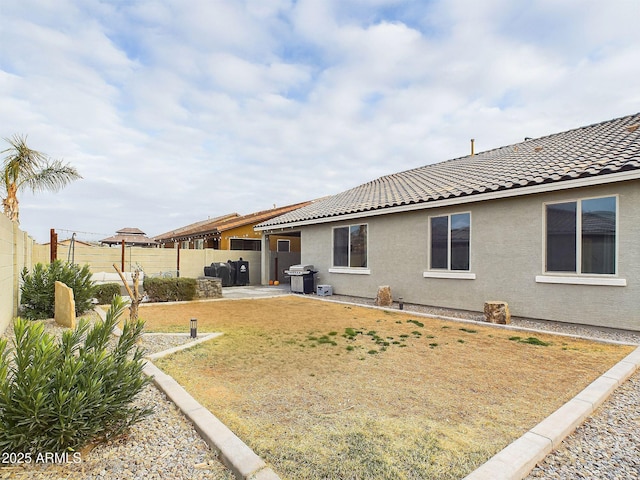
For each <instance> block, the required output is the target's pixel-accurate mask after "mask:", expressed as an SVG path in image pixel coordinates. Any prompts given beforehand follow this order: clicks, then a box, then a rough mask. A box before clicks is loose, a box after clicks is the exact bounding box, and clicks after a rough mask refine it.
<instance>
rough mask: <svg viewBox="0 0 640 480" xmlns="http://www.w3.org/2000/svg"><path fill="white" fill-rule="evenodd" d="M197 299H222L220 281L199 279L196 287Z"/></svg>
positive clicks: (214, 278)
mask: <svg viewBox="0 0 640 480" xmlns="http://www.w3.org/2000/svg"><path fill="white" fill-rule="evenodd" d="M196 297H197V298H222V279H221V278H218V277H199V278H198V279H197V285H196Z"/></svg>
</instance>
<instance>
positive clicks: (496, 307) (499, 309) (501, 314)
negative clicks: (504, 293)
mask: <svg viewBox="0 0 640 480" xmlns="http://www.w3.org/2000/svg"><path fill="white" fill-rule="evenodd" d="M484 321H485V322H489V323H499V324H500V325H508V324H510V323H511V313H509V304H508V303H507V302H499V301H490V302H484Z"/></svg>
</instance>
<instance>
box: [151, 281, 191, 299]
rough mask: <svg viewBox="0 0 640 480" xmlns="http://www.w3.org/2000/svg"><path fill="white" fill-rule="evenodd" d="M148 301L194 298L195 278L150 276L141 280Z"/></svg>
mask: <svg viewBox="0 0 640 480" xmlns="http://www.w3.org/2000/svg"><path fill="white" fill-rule="evenodd" d="M142 285H143V288H144V292H145V294H146V295H147V297H148V298H149V301H150V302H176V301H186V300H193V299H194V298H196V279H195V278H150V277H145V278H144V281H143V284H142Z"/></svg>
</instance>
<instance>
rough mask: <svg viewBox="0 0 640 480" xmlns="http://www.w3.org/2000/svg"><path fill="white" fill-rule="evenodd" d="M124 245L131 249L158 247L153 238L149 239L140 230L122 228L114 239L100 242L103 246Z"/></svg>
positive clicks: (105, 239)
mask: <svg viewBox="0 0 640 480" xmlns="http://www.w3.org/2000/svg"><path fill="white" fill-rule="evenodd" d="M123 241H124V244H125V245H127V246H131V247H156V246H158V242H156V241H155V240H154V239H153V238H149V237H147V235H146V233H144V232H143V231H142V230H140V229H139V228H121V229H120V230H118V231H117V232H116V235H114V236H112V237H107V238H103V239H102V240H100V243H101V244H102V245H109V246H111V245H122V242H123Z"/></svg>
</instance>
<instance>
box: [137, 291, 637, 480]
mask: <svg viewBox="0 0 640 480" xmlns="http://www.w3.org/2000/svg"><path fill="white" fill-rule="evenodd" d="M140 316H141V317H142V318H144V319H145V320H146V321H147V330H148V331H167V332H175V331H182V332H186V331H188V328H189V319H190V318H192V317H195V318H197V319H198V329H199V332H213V331H221V332H224V336H222V337H220V338H218V339H216V340H213V341H211V342H206V343H204V344H201V345H199V346H197V347H194V348H192V349H189V350H187V351H185V352H182V353H178V354H174V355H172V356H170V357H167V358H165V359H162V360H160V361H158V362H157V364H158V366H159V367H160V368H162V369H163V370H165V371H166V372H167V373H169V374H170V375H172V376H173V377H174V378H176V380H177V381H178V382H180V383H181V384H182V385H183V386H185V388H186V389H187V390H188V391H189V392H190V393H191V394H192V395H193V396H194V397H195V398H196V399H197V400H198V401H199V402H201V403H202V404H203V405H205V406H206V407H207V408H209V409H210V410H211V411H212V412H213V413H214V414H215V415H216V416H217V417H218V418H220V419H221V420H222V421H223V422H224V423H225V424H226V425H227V426H229V428H231V429H232V430H233V431H234V432H235V433H236V434H237V435H238V436H239V437H240V438H242V439H243V440H244V441H245V442H246V443H247V444H248V445H249V446H250V447H251V448H253V449H254V451H255V452H256V453H257V454H258V455H260V456H262V457H263V458H264V459H265V460H266V461H267V462H268V463H269V464H270V465H271V466H272V468H274V470H275V471H276V472H278V473H279V474H280V475H281V476H282V478H289V479H306V478H309V479H311V478H313V479H320V478H332V479H335V478H354V479H355V478H358V479H362V478H376V479H377V478H388V479H402V478H408V479H409V478H412V479H416V478H438V479H445V478H446V479H449V478H451V479H453V478H456V479H457V478H461V477H463V476H465V475H466V474H467V473H469V472H471V471H472V470H473V469H474V468H476V467H477V466H479V465H480V464H481V463H483V462H484V461H486V460H487V459H488V458H489V457H491V456H492V455H493V454H495V453H496V452H497V451H499V450H500V449H501V448H503V447H505V446H506V445H507V444H509V443H510V442H511V441H513V440H515V439H516V438H517V437H519V436H520V435H522V434H523V433H524V432H526V431H527V430H529V429H530V428H532V427H533V426H534V425H535V424H537V423H538V422H539V421H541V420H542V419H544V418H545V417H546V416H547V415H549V414H550V413H552V412H553V411H554V410H556V409H557V408H558V407H560V406H561V405H562V404H563V403H564V402H566V401H567V400H569V399H570V398H571V397H573V396H574V395H575V394H576V393H578V392H579V391H580V390H582V389H583V388H584V387H586V386H587V385H588V384H589V383H590V382H591V381H593V380H594V379H595V378H597V377H598V376H599V375H600V374H602V373H603V372H604V371H606V370H607V369H608V368H610V367H611V366H612V365H613V364H614V363H615V362H617V361H618V360H620V359H621V358H623V357H624V356H625V355H626V354H627V353H629V352H630V351H631V350H632V347H626V346H613V345H605V344H600V343H594V342H587V341H580V340H574V339H570V338H566V337H558V336H552V335H535V339H536V340H530V341H532V342H546V343H548V344H549V345H547V346H543V345H532V344H529V343H525V341H527V340H526V339H527V338H528V337H530V336H531V335H530V334H528V333H517V332H513V331H506V330H501V329H497V328H493V327H490V326H483V325H480V326H476V325H470V324H466V323H456V322H446V321H441V320H436V319H431V318H424V317H419V316H416V315H412V314H411V313H406V312H386V311H381V310H376V309H369V308H365V307H357V306H348V305H344V304H337V303H331V302H326V301H320V300H316V299H311V298H304V297H297V296H287V297H280V298H271V299H254V300H231V301H215V302H192V303H187V304H164V305H162V304H155V305H145V306H144V307H143V308H142V309H141V311H140ZM514 337H520V340H517V339H516V338H514Z"/></svg>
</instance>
